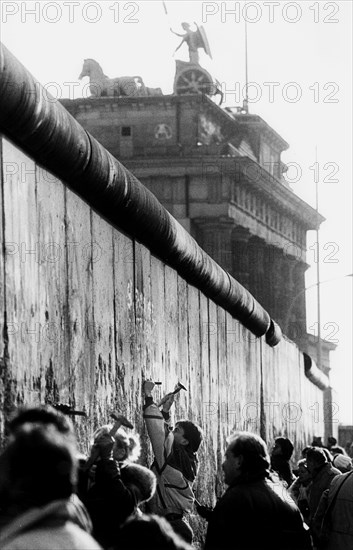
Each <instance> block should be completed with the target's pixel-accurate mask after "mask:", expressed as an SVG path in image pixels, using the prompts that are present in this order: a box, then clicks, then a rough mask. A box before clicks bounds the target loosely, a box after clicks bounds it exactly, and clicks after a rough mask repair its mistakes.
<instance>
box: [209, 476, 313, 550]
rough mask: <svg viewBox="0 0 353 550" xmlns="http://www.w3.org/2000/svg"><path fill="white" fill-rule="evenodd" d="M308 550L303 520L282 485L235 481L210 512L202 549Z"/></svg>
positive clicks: (251, 479) (254, 479) (252, 479)
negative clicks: (266, 549)
mask: <svg viewBox="0 0 353 550" xmlns="http://www.w3.org/2000/svg"><path fill="white" fill-rule="evenodd" d="M261 548H271V550H308V549H310V548H311V541H310V537H309V535H308V532H307V531H306V530H305V527H304V523H303V518H302V516H301V514H300V512H299V509H298V508H297V506H296V504H295V503H294V502H293V500H292V499H291V498H290V496H289V495H288V493H287V491H286V489H285V488H284V487H283V484H282V483H279V484H274V483H273V482H271V481H270V480H268V479H266V478H264V475H263V474H262V475H259V476H257V477H256V476H253V477H249V476H248V477H246V476H242V477H240V478H238V479H237V480H236V481H235V482H234V484H233V485H231V486H230V487H229V488H228V489H227V491H226V492H225V493H224V495H223V496H222V497H221V498H220V500H219V501H218V503H217V504H216V507H215V509H214V510H213V512H212V514H211V516H210V519H209V523H208V530H207V535H206V544H205V550H230V549H232V550H259V549H261Z"/></svg>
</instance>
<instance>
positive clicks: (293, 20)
mask: <svg viewBox="0 0 353 550" xmlns="http://www.w3.org/2000/svg"><path fill="white" fill-rule="evenodd" d="M1 4H2V5H1V10H2V12H1V39H2V41H3V42H4V43H5V45H6V46H7V47H8V48H9V49H10V50H11V51H12V53H14V54H15V55H16V57H18V59H19V60H20V61H21V62H22V63H23V64H24V65H25V66H26V67H27V68H28V69H29V70H30V71H31V72H32V74H34V75H35V76H36V77H37V78H38V79H39V80H40V82H41V83H42V84H43V85H45V86H46V87H47V89H48V90H49V91H50V92H51V93H52V94H53V95H54V96H55V97H58V98H59V99H60V98H63V97H71V98H73V97H81V96H82V95H87V93H88V89H87V79H84V80H83V82H82V83H81V84H79V82H78V75H79V74H80V72H81V69H82V64H83V60H84V59H85V58H89V57H91V58H94V59H96V60H97V61H98V62H99V63H100V65H101V66H102V68H103V70H104V72H105V74H107V75H108V76H109V77H116V76H121V75H129V74H131V75H141V76H142V78H143V80H144V82H145V83H146V85H148V86H151V87H157V86H160V87H161V88H162V90H163V91H164V93H171V92H172V87H173V78H174V71H175V62H174V59H175V58H178V59H183V60H185V61H186V60H188V55H187V47H186V45H184V46H183V47H182V48H181V49H180V50H179V51H178V52H177V55H176V56H175V58H173V57H172V56H173V51H174V50H175V48H176V46H177V45H178V44H179V42H180V39H179V38H178V37H176V36H175V35H173V34H172V33H171V32H170V30H169V27H170V26H172V27H173V28H174V30H176V31H177V32H182V28H181V22H183V21H188V22H190V23H192V22H193V21H196V22H197V23H198V24H199V25H203V27H204V29H205V31H206V34H207V37H208V40H209V44H210V47H211V52H212V56H213V60H212V61H211V60H210V59H209V58H207V57H206V56H205V55H202V54H201V56H200V63H201V64H202V65H203V66H204V67H205V68H207V69H208V70H209V71H210V72H211V73H212V74H213V75H214V76H215V77H216V78H217V79H218V80H219V81H220V82H221V83H222V86H223V89H224V90H225V91H226V94H225V104H226V105H229V106H234V105H240V104H241V102H242V100H243V97H244V85H245V48H244V42H245V41H244V29H245V19H246V20H247V29H248V73H249V82H250V83H251V86H250V87H249V95H250V104H249V110H250V112H251V113H253V114H257V115H260V116H261V117H262V118H264V119H265V120H266V122H267V123H268V124H270V125H271V126H272V127H273V128H274V129H275V130H276V131H277V132H278V133H279V134H280V135H281V136H282V137H283V138H284V139H285V140H286V141H287V142H288V143H289V144H290V148H289V150H288V151H286V152H285V153H284V154H283V160H284V162H286V163H288V164H289V165H290V166H291V168H290V170H289V171H288V181H289V183H290V184H291V186H292V189H293V190H294V191H295V192H296V193H297V194H298V195H299V196H300V197H302V198H303V199H304V200H306V201H307V202H309V204H311V205H312V206H314V207H315V187H316V185H315V178H317V179H318V189H319V210H320V212H321V213H322V214H323V215H324V216H325V218H326V221H325V222H324V223H323V224H322V227H321V231H320V243H321V246H320V256H321V261H320V279H321V281H331V279H334V280H333V281H331V282H324V283H322V285H321V300H322V301H321V333H322V337H324V338H326V339H329V340H331V341H336V343H337V344H338V348H337V350H336V351H335V352H334V353H332V354H331V363H332V369H333V372H332V376H331V379H332V382H333V385H334V387H335V388H336V389H337V390H338V392H339V395H338V399H337V404H338V406H339V411H338V413H337V414H336V418H337V420H339V421H340V422H342V423H349V424H353V414H352V400H353V399H352V394H353V379H352V332H353V331H352V278H344V275H345V274H348V273H352V221H351V220H352V162H351V151H352V53H351V52H352V2H351V1H342V2H323V1H320V2H311V1H301V2H300V1H299V2H285V1H281V2H201V1H197V2H184V1H180V2H166V6H167V12H168V15H166V13H165V10H164V7H163V3H162V2H148V1H143V2H114V1H109V0H107V1H104V2H102V1H101V2H80V1H78V0H77V1H71V2H69V1H63V2H58V1H57V2H46V1H41V2H32V1H31V2H14V1H5V0H3V1H2V3H1ZM232 90H235V91H236V93H235V92H232ZM315 163H316V164H315ZM315 241H316V236H315V234H313V235H309V242H308V255H307V262H308V263H309V264H310V265H311V266H312V268H311V269H309V271H308V273H307V286H310V285H313V284H314V283H315V281H316V265H315V259H316V255H315V254H314V248H315V247H313V243H315ZM307 302H308V313H307V315H308V331H309V332H311V333H313V334H314V333H315V334H317V326H315V322H316V320H317V311H316V289H315V287H313V288H311V289H310V290H308V291H307Z"/></svg>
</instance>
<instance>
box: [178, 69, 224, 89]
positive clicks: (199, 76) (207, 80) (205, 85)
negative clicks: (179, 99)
mask: <svg viewBox="0 0 353 550" xmlns="http://www.w3.org/2000/svg"><path fill="white" fill-rule="evenodd" d="M174 90H175V93H177V94H207V95H213V94H214V93H215V85H214V83H213V81H212V77H211V75H210V74H209V73H208V72H207V71H205V70H204V69H202V68H201V67H193V68H188V69H184V70H183V71H181V72H180V73H178V74H177V75H176V78H175V83H174Z"/></svg>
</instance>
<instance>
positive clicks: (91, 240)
mask: <svg viewBox="0 0 353 550" xmlns="http://www.w3.org/2000/svg"><path fill="white" fill-rule="evenodd" d="M1 159H2V172H1V195H0V196H1V208H0V216H1V220H0V221H1V223H0V231H1V240H2V242H3V243H4V246H3V247H2V250H1V254H0V308H1V312H2V313H1V317H0V325H1V326H0V331H1V332H0V333H1V335H2V336H1V339H0V361H1V363H0V411H1V412H0V434H1V438H2V442H3V440H4V430H5V421H6V418H7V415H8V414H9V412H10V410H11V409H12V408H13V407H14V406H17V405H20V404H22V403H33V404H35V403H40V402H42V403H43V402H54V401H61V402H67V403H70V404H72V405H74V406H75V408H77V409H81V410H85V411H86V412H87V414H88V418H83V417H77V419H76V420H75V426H76V431H77V435H78V438H79V443H80V446H81V449H82V451H84V452H86V451H87V450H88V447H89V439H90V436H91V435H92V432H93V430H94V429H95V428H97V426H99V425H100V424H101V423H106V421H107V420H108V414H109V412H110V411H111V410H112V409H119V410H120V411H122V412H123V413H125V414H127V416H128V417H129V418H131V419H132V421H133V422H134V424H135V425H136V428H137V430H138V431H139V432H140V433H141V434H144V433H145V432H144V427H143V423H142V419H141V382H142V379H143V378H144V377H145V378H147V377H152V378H153V379H154V380H159V381H161V382H162V386H161V390H158V389H157V396H158V393H159V392H166V391H170V390H171V389H172V388H173V386H174V383H176V382H177V381H178V380H180V381H181V382H182V383H183V384H184V385H185V386H186V387H187V388H188V391H187V392H181V393H180V394H179V397H178V398H177V401H176V414H177V417H178V418H181V417H188V418H190V419H192V420H194V421H196V422H198V423H199V424H200V425H201V426H202V427H203V429H204V432H205V444H204V445H203V448H202V450H201V452H200V461H201V469H200V472H201V473H200V476H199V479H198V481H197V492H198V494H199V496H200V498H201V499H202V500H203V501H206V502H211V501H212V500H213V498H214V495H215V492H217V493H218V492H219V491H221V486H220V481H219V480H220V478H219V476H218V475H217V474H219V472H220V464H221V461H222V452H223V450H224V444H225V438H226V437H227V436H228V435H229V433H230V432H231V430H233V429H234V428H237V429H248V430H251V431H255V432H257V433H261V434H262V435H263V436H264V437H266V439H267V441H268V443H271V441H272V439H273V438H274V437H275V436H277V435H279V434H285V435H288V436H289V437H291V438H292V439H293V440H294V441H295V443H296V445H297V446H298V448H301V447H302V446H304V445H305V444H307V443H309V442H310V441H309V440H311V438H312V436H313V435H320V434H322V421H323V418H322V403H323V399H322V392H321V391H320V390H319V389H318V388H316V386H314V385H313V384H312V383H311V382H309V380H308V379H307V378H306V377H305V375H304V366H303V356H302V354H301V353H300V352H299V350H298V348H297V347H296V346H295V345H294V344H293V343H292V342H289V341H287V340H285V339H283V340H282V342H281V343H280V344H279V345H278V346H276V347H275V348H270V347H269V346H268V345H267V344H266V343H265V339H264V338H261V339H259V338H256V337H255V336H254V335H252V334H251V333H250V332H249V331H248V330H247V329H245V328H244V327H243V326H242V325H241V324H240V323H239V322H238V321H236V320H234V319H233V318H232V317H231V316H230V315H229V314H228V313H226V312H225V311H224V310H223V309H222V308H221V307H219V306H216V305H215V304H214V303H213V302H212V301H211V300H209V299H208V298H206V297H205V296H204V295H203V294H202V293H201V292H200V291H199V290H197V289H195V288H194V287H193V286H191V285H189V284H187V283H186V282H185V281H184V280H183V279H182V278H181V277H180V276H178V274H177V273H176V272H175V271H174V270H172V269H171V268H170V267H168V266H166V265H164V264H163V263H162V262H161V261H160V260H158V259H156V258H155V257H153V256H152V255H151V254H150V252H149V250H147V249H146V248H144V247H143V246H142V245H140V244H139V243H138V242H136V241H133V240H132V239H131V238H130V237H129V236H128V235H125V234H123V233H121V232H119V231H118V230H117V229H115V228H113V227H112V226H111V225H109V224H108V223H107V222H106V221H105V220H104V219H102V218H101V217H100V216H99V215H98V214H97V213H95V212H94V211H93V210H92V209H91V208H90V207H89V206H88V205H87V204H86V203H85V202H83V201H82V200H81V199H80V198H78V197H77V196H76V195H75V194H74V193H72V192H71V191H70V190H69V189H68V188H67V187H66V186H65V185H64V184H63V183H62V182H60V181H59V180H57V179H55V178H54V177H53V176H52V175H50V174H48V173H47V172H45V171H44V170H43V169H42V168H40V167H38V166H36V165H35V164H34V162H33V161H32V160H31V159H29V158H28V157H26V156H25V155H24V154H23V153H21V152H20V151H19V150H18V149H16V148H15V147H14V146H12V145H11V144H10V143H9V142H7V141H5V140H2V142H1ZM145 449H147V445H146V446H145ZM148 454H149V453H147V455H148ZM144 457H145V458H146V453H145V454H144ZM201 495H202V496H201Z"/></svg>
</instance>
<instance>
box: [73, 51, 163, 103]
mask: <svg viewBox="0 0 353 550" xmlns="http://www.w3.org/2000/svg"><path fill="white" fill-rule="evenodd" d="M84 76H88V77H89V79H90V85H89V88H90V92H91V97H105V96H128V97H131V96H149V95H162V90H161V89H160V88H148V87H147V86H145V84H144V82H143V80H142V78H141V77H140V76H119V77H117V78H109V77H108V76H106V75H105V74H104V73H103V69H102V67H101V66H100V65H99V63H98V62H97V61H95V60H94V59H85V60H84V63H83V67H82V71H81V74H80V76H79V77H78V78H79V80H81V78H83V77H84Z"/></svg>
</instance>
